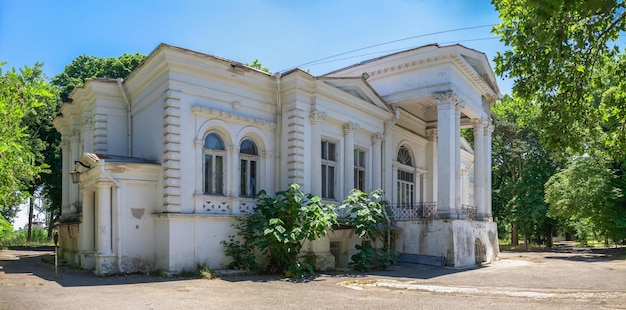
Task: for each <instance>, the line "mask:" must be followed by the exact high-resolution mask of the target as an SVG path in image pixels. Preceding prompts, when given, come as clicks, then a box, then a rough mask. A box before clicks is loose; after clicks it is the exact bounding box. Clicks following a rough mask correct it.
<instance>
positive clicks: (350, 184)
mask: <svg viewBox="0 0 626 310" xmlns="http://www.w3.org/2000/svg"><path fill="white" fill-rule="evenodd" d="M357 130H359V125H358V124H356V123H353V122H348V123H345V124H344V125H343V133H344V143H345V148H344V150H345V153H344V180H343V183H344V194H343V197H347V196H348V195H350V192H351V191H352V189H354V133H355V132H356V131H357ZM339 197H341V195H340V196H339Z"/></svg>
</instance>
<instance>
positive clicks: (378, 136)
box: [372, 132, 385, 143]
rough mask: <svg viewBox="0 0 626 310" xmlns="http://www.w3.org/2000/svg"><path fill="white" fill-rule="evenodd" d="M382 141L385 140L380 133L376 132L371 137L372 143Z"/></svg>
mask: <svg viewBox="0 0 626 310" xmlns="http://www.w3.org/2000/svg"><path fill="white" fill-rule="evenodd" d="M383 140H385V135H383V134H382V133H380V132H377V133H375V134H373V135H372V143H380V142H381V141H383Z"/></svg>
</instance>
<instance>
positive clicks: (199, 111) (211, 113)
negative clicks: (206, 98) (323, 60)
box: [191, 106, 276, 129]
mask: <svg viewBox="0 0 626 310" xmlns="http://www.w3.org/2000/svg"><path fill="white" fill-rule="evenodd" d="M191 112H193V114H195V115H198V116H205V117H216V116H219V117H224V118H227V119H231V120H235V121H240V122H243V123H247V124H250V125H256V126H261V127H266V128H271V129H274V128H276V123H274V122H268V121H265V120H262V119H258V118H253V117H247V116H243V115H240V114H235V113H231V112H227V111H222V110H217V109H211V108H207V107H201V106H193V107H191Z"/></svg>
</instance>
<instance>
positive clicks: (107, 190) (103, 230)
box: [96, 182, 111, 255]
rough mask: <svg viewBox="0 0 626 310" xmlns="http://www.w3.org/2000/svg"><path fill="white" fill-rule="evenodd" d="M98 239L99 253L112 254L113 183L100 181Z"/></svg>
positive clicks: (97, 219) (98, 186)
mask: <svg viewBox="0 0 626 310" xmlns="http://www.w3.org/2000/svg"><path fill="white" fill-rule="evenodd" d="M96 186H97V188H98V191H97V203H96V210H97V212H98V213H97V214H98V216H97V218H96V222H97V223H96V226H97V240H98V254H101V255H106V254H111V183H106V182H99V183H98V184H97V185H96Z"/></svg>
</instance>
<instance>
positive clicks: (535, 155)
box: [492, 96, 559, 245]
mask: <svg viewBox="0 0 626 310" xmlns="http://www.w3.org/2000/svg"><path fill="white" fill-rule="evenodd" d="M492 112H493V118H494V124H495V130H494V134H493V145H492V158H493V213H494V217H495V220H496V221H497V222H498V223H499V224H500V225H498V227H499V229H500V234H501V235H504V233H511V242H512V244H513V245H517V242H518V239H517V238H518V234H520V233H521V234H522V235H523V236H524V237H525V238H524V240H525V241H526V240H529V239H531V238H533V239H536V240H538V241H543V240H545V241H546V243H547V245H551V236H552V230H553V228H554V226H555V221H554V220H553V219H551V218H548V217H547V216H546V213H547V211H548V206H547V204H546V203H545V202H544V192H543V189H544V186H543V185H544V183H545V182H546V181H547V180H548V179H549V178H550V176H551V175H552V174H553V173H555V172H556V170H557V168H558V166H559V162H558V160H556V159H555V158H554V156H552V153H551V152H550V150H549V149H548V148H547V147H546V146H545V145H544V144H543V143H542V142H541V141H540V139H539V137H538V135H539V133H538V131H539V128H538V127H537V126H536V125H535V123H534V122H525V121H524V119H528V118H530V119H532V118H533V115H536V113H537V110H536V109H533V107H532V106H530V107H529V106H527V105H524V104H523V102H521V101H520V100H515V99H513V98H512V97H510V96H505V97H504V98H503V99H502V100H501V101H499V102H498V103H496V104H495V105H494V106H493V108H492Z"/></svg>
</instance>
